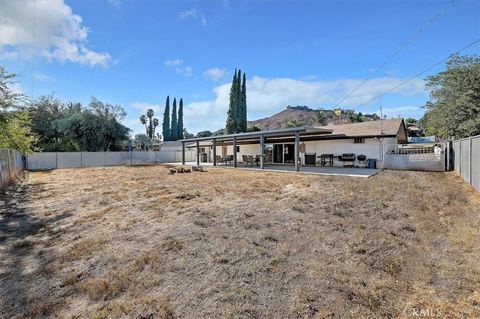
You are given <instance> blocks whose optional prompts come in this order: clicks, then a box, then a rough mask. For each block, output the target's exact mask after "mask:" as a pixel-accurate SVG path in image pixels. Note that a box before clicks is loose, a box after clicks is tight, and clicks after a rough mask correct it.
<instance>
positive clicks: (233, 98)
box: [226, 69, 237, 134]
mask: <svg viewBox="0 0 480 319" xmlns="http://www.w3.org/2000/svg"><path fill="white" fill-rule="evenodd" d="M236 90H237V69H235V73H234V74H233V79H232V86H231V87H230V102H229V104H228V113H227V124H226V130H227V134H233V133H235V132H236V130H237V127H236V115H237V92H236Z"/></svg>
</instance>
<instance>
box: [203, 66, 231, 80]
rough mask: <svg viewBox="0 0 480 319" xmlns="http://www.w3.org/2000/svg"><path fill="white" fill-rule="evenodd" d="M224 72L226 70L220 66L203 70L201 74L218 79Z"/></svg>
mask: <svg viewBox="0 0 480 319" xmlns="http://www.w3.org/2000/svg"><path fill="white" fill-rule="evenodd" d="M226 72H227V70H225V69H222V68H211V69H207V70H205V72H203V75H204V76H205V77H207V78H209V79H211V80H213V81H218V80H220V79H222V78H223V77H224V76H225V73H226Z"/></svg>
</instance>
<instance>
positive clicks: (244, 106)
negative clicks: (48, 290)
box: [240, 73, 248, 132]
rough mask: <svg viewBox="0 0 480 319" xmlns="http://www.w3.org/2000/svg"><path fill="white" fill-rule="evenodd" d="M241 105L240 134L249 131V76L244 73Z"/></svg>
mask: <svg viewBox="0 0 480 319" xmlns="http://www.w3.org/2000/svg"><path fill="white" fill-rule="evenodd" d="M240 96H241V98H240V102H241V103H240V105H241V112H240V115H241V118H240V123H241V125H240V129H241V131H240V132H246V131H247V125H248V122H247V76H246V75H245V73H243V80H242V87H241V92H240Z"/></svg>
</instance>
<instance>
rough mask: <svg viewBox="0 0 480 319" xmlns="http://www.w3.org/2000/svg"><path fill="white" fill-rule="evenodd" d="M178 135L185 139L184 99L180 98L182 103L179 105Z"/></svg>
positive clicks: (178, 137)
mask: <svg viewBox="0 0 480 319" xmlns="http://www.w3.org/2000/svg"><path fill="white" fill-rule="evenodd" d="M177 131H178V135H177V139H180V140H181V139H183V132H184V128H183V99H182V98H180V103H179V105H178V129H177Z"/></svg>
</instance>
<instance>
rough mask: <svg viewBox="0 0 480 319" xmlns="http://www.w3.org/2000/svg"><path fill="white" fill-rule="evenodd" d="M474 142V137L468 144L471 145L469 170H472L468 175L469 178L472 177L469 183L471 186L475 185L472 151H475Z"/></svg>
mask: <svg viewBox="0 0 480 319" xmlns="http://www.w3.org/2000/svg"><path fill="white" fill-rule="evenodd" d="M472 140H473V137H470V138H469V139H468V143H469V148H470V152H469V153H470V158H469V161H468V166H469V167H468V169H469V170H470V173H469V174H468V176H469V177H470V181H469V184H470V185H473V178H472V166H473V165H472V163H473V156H472V151H473V147H472V145H473V143H472Z"/></svg>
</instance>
